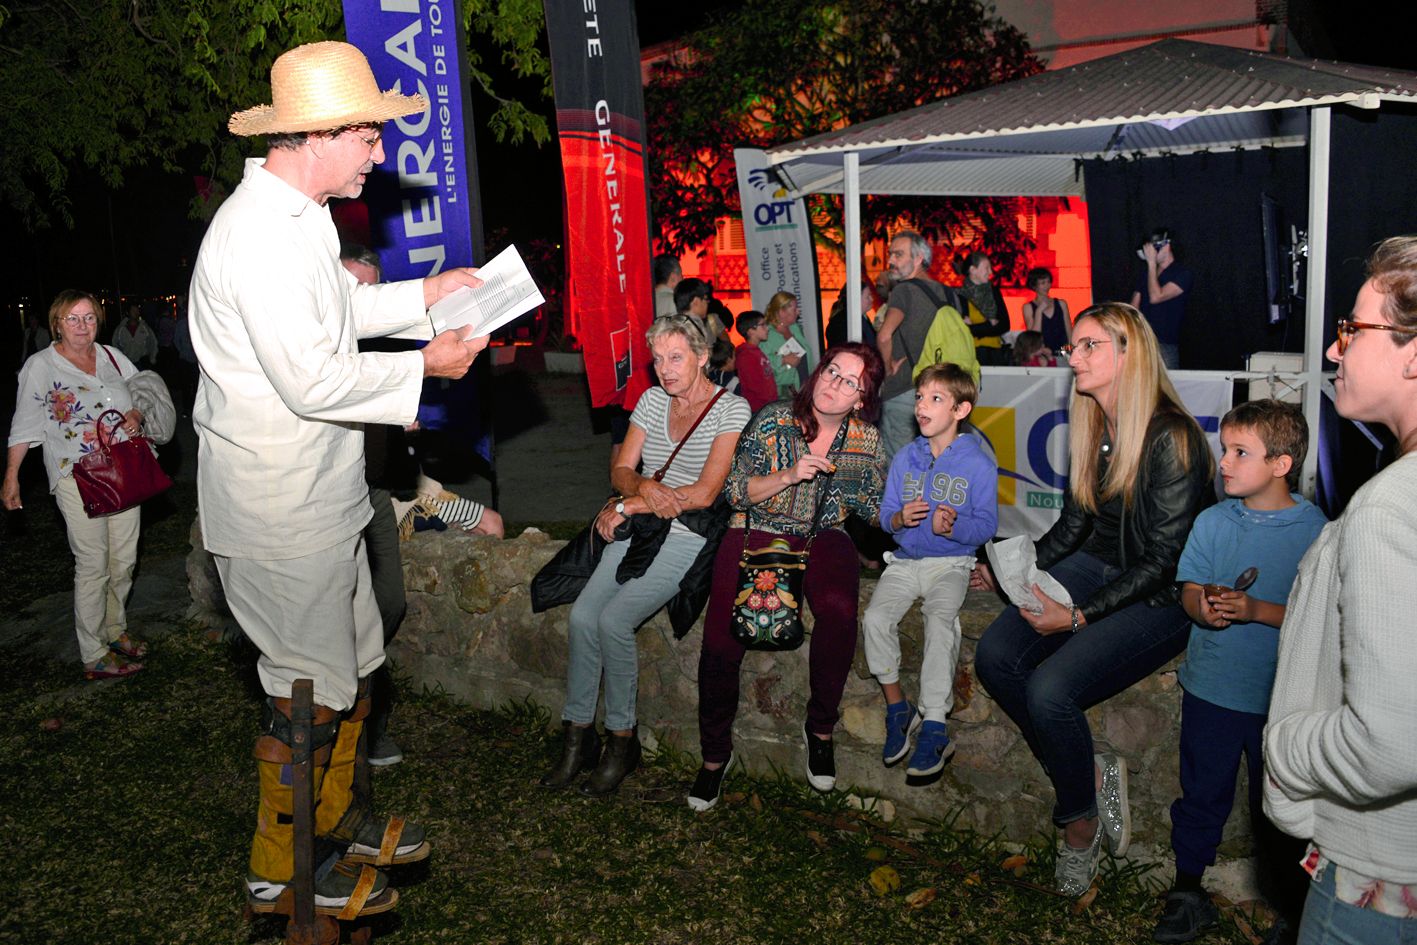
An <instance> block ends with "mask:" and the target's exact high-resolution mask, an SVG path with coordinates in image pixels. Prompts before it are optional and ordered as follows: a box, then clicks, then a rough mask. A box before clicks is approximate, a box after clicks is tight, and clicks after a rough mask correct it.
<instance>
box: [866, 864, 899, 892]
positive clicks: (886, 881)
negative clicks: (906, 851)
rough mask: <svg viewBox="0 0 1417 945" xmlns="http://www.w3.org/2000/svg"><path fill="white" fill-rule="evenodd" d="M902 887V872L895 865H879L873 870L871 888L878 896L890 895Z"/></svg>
mask: <svg viewBox="0 0 1417 945" xmlns="http://www.w3.org/2000/svg"><path fill="white" fill-rule="evenodd" d="M899 888H900V874H899V873H897V872H896V870H895V867H894V866H878V867H876V868H875V869H873V870H871V889H872V890H873V891H874V892H875V893H876V895H878V896H889V895H890V894H891V893H893V892H895V891H896V890H897V889H899Z"/></svg>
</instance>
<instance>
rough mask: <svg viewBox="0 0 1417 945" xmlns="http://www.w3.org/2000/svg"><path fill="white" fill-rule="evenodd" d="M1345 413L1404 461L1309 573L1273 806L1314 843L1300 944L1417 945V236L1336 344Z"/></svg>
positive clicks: (1270, 799)
mask: <svg viewBox="0 0 1417 945" xmlns="http://www.w3.org/2000/svg"><path fill="white" fill-rule="evenodd" d="M1328 359H1329V360H1330V361H1333V362H1334V363H1336V364H1337V365H1338V376H1337V378H1336V379H1335V381H1334V391H1335V396H1334V406H1335V408H1336V409H1337V410H1338V413H1339V414H1340V415H1341V416H1344V417H1347V418H1348V419H1350V420H1359V421H1363V422H1365V423H1376V424H1381V425H1383V426H1385V427H1387V428H1388V429H1389V430H1391V431H1392V432H1393V434H1394V435H1395V436H1396V437H1397V452H1398V458H1397V459H1396V460H1395V461H1394V462H1393V463H1392V464H1391V465H1389V466H1388V467H1387V468H1385V469H1383V470H1382V471H1381V472H1379V473H1378V474H1377V475H1376V476H1374V477H1373V478H1372V479H1370V480H1369V481H1368V482H1367V483H1366V484H1365V485H1364V486H1363V487H1362V488H1361V489H1359V490H1358V492H1357V493H1356V494H1355V495H1354V496H1353V498H1352V499H1351V500H1350V501H1349V503H1348V506H1347V508H1346V509H1345V510H1344V513H1343V516H1342V517H1341V518H1339V519H1338V520H1337V521H1335V522H1332V523H1330V524H1329V525H1328V526H1327V527H1326V528H1325V529H1324V531H1323V533H1322V534H1321V535H1320V536H1319V538H1318V540H1317V541H1316V542H1315V543H1314V544H1313V545H1312V546H1311V547H1310V549H1309V552H1308V554H1307V555H1305V557H1304V559H1303V561H1302V562H1300V565H1299V576H1298V578H1297V580H1296V581H1295V583H1294V589H1293V591H1292V592H1291V594H1290V597H1289V608H1288V611H1287V614H1286V616H1285V620H1284V625H1283V627H1282V629H1281V630H1280V634H1279V667H1278V671H1277V675H1276V677H1275V681H1274V695H1273V698H1272V701H1271V705H1270V710H1269V725H1268V726H1267V727H1266V729H1265V759H1264V760H1265V767H1266V769H1267V770H1268V771H1269V781H1268V783H1267V784H1266V785H1265V811H1266V813H1268V814H1269V816H1270V818H1271V819H1272V820H1273V821H1274V822H1275V823H1276V824H1277V825H1278V826H1279V827H1280V828H1281V829H1283V830H1285V831H1286V832H1288V833H1291V834H1293V835H1294V836H1296V837H1302V838H1312V843H1311V844H1310V846H1309V851H1308V856H1307V857H1306V858H1305V860H1304V868H1305V869H1306V870H1308V871H1309V875H1310V876H1311V877H1312V882H1311V883H1310V886H1309V895H1308V898H1307V900H1306V901H1305V904H1304V917H1303V920H1302V922H1301V924H1300V928H1299V942H1300V945H1325V943H1345V945H1350V943H1358V942H1362V943H1376V942H1393V943H1396V942H1414V941H1417V742H1414V737H1417V736H1414V733H1417V703H1414V702H1413V699H1412V681H1413V679H1417V646H1414V645H1413V636H1412V627H1413V624H1412V615H1413V613H1417V511H1414V507H1413V497H1414V496H1417V236H1399V237H1393V238H1391V239H1388V240H1384V241H1383V242H1382V243H1380V244H1378V246H1377V248H1376V249H1375V250H1374V251H1373V254H1372V256H1371V257H1370V258H1369V260H1368V279H1367V281H1366V282H1365V283H1364V284H1363V287H1362V288H1361V289H1359V291H1358V299H1357V301H1356V302H1355V303H1354V305H1353V314H1352V316H1351V318H1350V319H1348V320H1344V321H1341V322H1339V323H1338V340H1337V341H1335V342H1334V344H1333V345H1331V346H1330V347H1329V349H1328Z"/></svg>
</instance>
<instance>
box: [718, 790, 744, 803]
mask: <svg viewBox="0 0 1417 945" xmlns="http://www.w3.org/2000/svg"><path fill="white" fill-rule="evenodd" d="M747 799H748V795H746V794H744V793H743V792H742V791H730V792H729V793H727V794H725V795H723V801H724V803H725V804H741V803H743V802H744V801H746V800H747Z"/></svg>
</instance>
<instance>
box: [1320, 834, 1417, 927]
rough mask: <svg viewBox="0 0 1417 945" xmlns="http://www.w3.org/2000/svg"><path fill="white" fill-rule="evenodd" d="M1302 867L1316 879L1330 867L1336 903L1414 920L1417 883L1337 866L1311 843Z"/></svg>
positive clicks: (1416, 907) (1415, 917) (1416, 908)
mask: <svg viewBox="0 0 1417 945" xmlns="http://www.w3.org/2000/svg"><path fill="white" fill-rule="evenodd" d="M1302 865H1303V867H1304V871H1305V872H1307V873H1308V874H1309V875H1310V876H1312V877H1314V878H1315V879H1318V878H1319V877H1320V876H1321V875H1322V873H1323V871H1324V870H1326V869H1329V868H1330V867H1332V869H1333V892H1334V896H1336V897H1337V899H1338V901H1339V902H1346V903H1348V904H1349V905H1350V906H1357V907H1358V908H1359V909H1372V910H1373V911H1374V912H1379V913H1382V914H1383V915H1390V916H1393V917H1395V918H1398V919H1417V883H1412V884H1408V885H1404V884H1402V883H1389V882H1384V881H1383V880H1381V879H1374V878H1373V877H1371V876H1368V875H1367V874H1365V873H1362V872H1360V871H1358V870H1355V869H1351V868H1349V867H1347V866H1339V865H1338V864H1337V863H1335V862H1333V861H1332V860H1330V859H1329V858H1328V857H1326V856H1324V855H1323V851H1321V850H1320V849H1319V848H1318V847H1316V846H1314V845H1313V844H1312V843H1311V844H1309V848H1308V850H1306V851H1305V852H1304V860H1303V864H1302Z"/></svg>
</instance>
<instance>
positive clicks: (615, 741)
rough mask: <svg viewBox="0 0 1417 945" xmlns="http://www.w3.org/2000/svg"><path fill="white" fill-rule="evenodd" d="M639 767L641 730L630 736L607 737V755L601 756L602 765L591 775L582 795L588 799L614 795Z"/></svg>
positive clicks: (582, 786) (631, 733)
mask: <svg viewBox="0 0 1417 945" xmlns="http://www.w3.org/2000/svg"><path fill="white" fill-rule="evenodd" d="M639 766H640V737H639V729H635V730H634V731H632V732H630V734H628V735H615V734H610V735H607V736H606V738H605V754H603V755H601V756H600V764H599V765H597V766H596V768H595V770H594V771H592V772H591V773H590V777H589V778H587V779H586V783H585V784H582V785H581V793H582V794H584V795H585V796H586V797H603V796H604V795H606V794H613V793H614V792H615V790H616V789H618V788H619V787H620V782H621V781H623V780H625V776H626V775H627V774H629V773H630V772H631V771H634V770H635V769H636V768H638V767H639Z"/></svg>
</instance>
